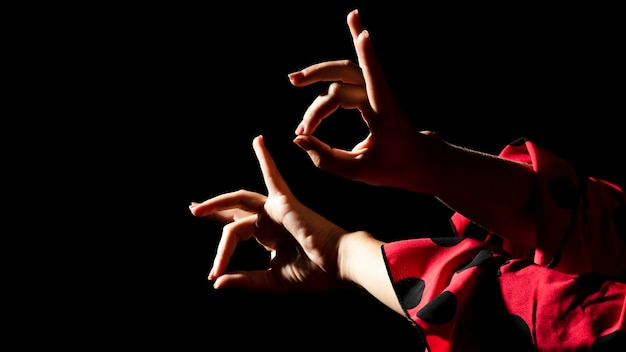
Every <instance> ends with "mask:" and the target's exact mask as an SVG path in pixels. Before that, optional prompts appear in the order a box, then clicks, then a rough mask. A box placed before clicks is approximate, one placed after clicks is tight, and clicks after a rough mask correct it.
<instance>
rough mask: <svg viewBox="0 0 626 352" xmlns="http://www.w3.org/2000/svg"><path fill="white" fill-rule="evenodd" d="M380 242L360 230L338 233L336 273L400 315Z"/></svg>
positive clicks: (401, 312) (399, 307)
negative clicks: (344, 233)
mask: <svg viewBox="0 0 626 352" xmlns="http://www.w3.org/2000/svg"><path fill="white" fill-rule="evenodd" d="M384 244H385V243H384V242H382V241H380V240H377V239H375V238H374V237H373V236H372V235H371V234H369V233H367V232H364V231H357V232H352V233H348V234H346V235H344V236H342V237H341V240H340V242H339V250H338V253H339V255H338V269H339V276H340V277H341V278H342V279H343V280H347V281H351V282H354V283H355V284H357V285H359V286H361V287H362V288H364V289H365V290H366V291H368V292H369V293H370V294H371V295H372V296H374V297H375V298H376V299H378V300H379V301H380V302H382V303H383V304H385V305H386V306H388V307H389V308H391V309H393V310H394V311H396V312H398V313H399V314H404V312H403V310H402V307H401V306H400V303H399V302H398V298H397V297H396V294H395V292H394V289H393V286H392V284H391V279H390V277H389V274H388V272H387V266H386V265H385V260H384V258H383V254H382V246H383V245H384Z"/></svg>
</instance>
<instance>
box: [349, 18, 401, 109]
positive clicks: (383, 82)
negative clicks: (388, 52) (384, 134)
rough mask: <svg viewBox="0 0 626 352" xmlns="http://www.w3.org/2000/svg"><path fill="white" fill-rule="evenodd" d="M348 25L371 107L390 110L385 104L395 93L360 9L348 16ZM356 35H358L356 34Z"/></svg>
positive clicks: (388, 102)
mask: <svg viewBox="0 0 626 352" xmlns="http://www.w3.org/2000/svg"><path fill="white" fill-rule="evenodd" d="M348 25H349V27H350V32H351V33H352V37H353V39H354V47H355V49H356V53H357V57H358V62H359V67H361V70H362V71H363V78H364V79H365V87H366V89H367V96H368V98H369V102H370V105H371V108H372V109H373V110H374V111H375V112H380V111H385V110H388V109H389V107H388V106H386V105H385V104H391V102H392V101H393V94H392V93H391V90H390V89H389V86H388V83H387V77H386V76H385V74H384V72H383V69H382V67H381V65H380V62H379V61H378V58H377V56H376V51H375V50H374V46H373V45H372V41H371V38H370V35H369V32H368V31H367V30H364V29H363V26H362V25H361V21H360V18H359V13H358V11H356V10H355V11H352V12H351V13H350V15H349V17H348ZM355 35H356V36H355Z"/></svg>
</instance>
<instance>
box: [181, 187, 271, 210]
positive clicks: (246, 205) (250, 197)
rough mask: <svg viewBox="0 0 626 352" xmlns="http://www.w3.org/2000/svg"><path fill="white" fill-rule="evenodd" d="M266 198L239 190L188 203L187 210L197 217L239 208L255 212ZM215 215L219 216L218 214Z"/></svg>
mask: <svg viewBox="0 0 626 352" xmlns="http://www.w3.org/2000/svg"><path fill="white" fill-rule="evenodd" d="M266 200H267V197H266V196H264V195H262V194H260V193H256V192H251V191H247V190H239V191H235V192H230V193H224V194H221V195H219V196H215V197H213V198H211V199H207V200H205V201H204V202H202V203H196V202H192V203H191V204H190V205H189V210H190V211H191V213H192V214H193V215H194V216H197V217H210V216H211V215H212V214H217V213H219V212H223V211H226V210H229V209H240V210H242V211H247V212H251V213H256V212H257V211H258V209H259V208H261V207H262V206H263V204H265V201H266ZM216 216H217V217H219V215H216Z"/></svg>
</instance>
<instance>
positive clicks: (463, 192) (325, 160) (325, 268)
mask: <svg viewBox="0 0 626 352" xmlns="http://www.w3.org/2000/svg"><path fill="white" fill-rule="evenodd" d="M347 22H348V27H349V30H350V33H351V35H352V39H353V43H354V47H355V49H356V54H357V58H358V64H356V63H353V62H351V61H349V60H338V61H327V62H322V63H319V64H315V65H312V66H309V67H306V68H304V69H303V70H301V71H298V72H294V73H291V74H289V75H288V78H289V80H290V82H291V83H292V84H293V85H294V86H296V87H302V86H307V85H310V84H313V83H316V82H329V86H328V89H327V91H325V92H323V93H322V94H320V95H319V96H318V97H317V98H316V99H315V100H314V101H313V103H312V104H311V105H310V106H309V107H308V108H307V109H306V111H305V113H304V115H303V118H302V121H301V122H300V124H299V125H298V126H297V128H296V130H295V133H296V137H295V139H294V143H295V144H297V145H298V146H299V147H300V148H302V149H303V150H304V151H306V153H307V154H308V156H309V157H310V158H311V160H312V162H313V163H314V164H315V166H317V167H319V168H321V169H323V170H326V171H329V172H332V173H335V174H338V175H341V176H343V177H346V178H348V179H352V180H355V181H360V182H365V183H368V184H371V185H376V186H391V187H396V188H400V189H404V190H407V191H411V192H419V193H424V194H429V195H432V196H435V197H437V198H438V199H440V200H441V201H442V202H444V203H445V204H447V205H448V206H449V207H451V208H452V209H454V210H456V211H459V212H461V213H462V214H464V215H465V216H467V217H468V218H470V219H472V220H474V221H475V222H477V223H479V224H481V225H482V226H484V227H485V228H487V229H490V230H492V231H494V232H497V233H500V232H501V231H499V230H500V229H507V230H508V231H509V232H508V233H507V234H508V235H509V236H510V239H512V240H514V241H516V242H517V243H519V244H522V245H525V246H527V247H529V248H534V245H535V239H534V237H529V236H527V234H528V233H534V228H535V216H534V209H533V206H532V202H531V201H530V199H529V195H530V194H532V187H533V177H534V176H533V171H532V168H531V167H530V166H529V165H527V164H523V163H518V162H514V161H509V160H505V159H502V158H498V157H496V156H493V155H488V154H484V153H480V152H477V151H472V150H468V149H466V148H462V147H459V146H455V145H452V144H449V143H447V142H445V141H443V140H441V139H440V138H439V137H438V136H437V135H436V134H434V133H431V132H428V131H417V130H416V129H415V128H414V127H413V126H412V125H411V123H410V121H409V120H408V119H407V117H406V115H405V113H404V112H403V110H402V108H401V107H400V104H399V103H398V101H397V99H396V97H395V96H394V95H393V94H392V91H391V90H390V88H389V86H388V83H387V79H386V77H385V75H384V73H383V70H382V68H381V67H380V64H379V62H378V60H377V58H376V53H375V51H374V47H373V45H372V41H371V38H370V35H369V33H368V32H367V31H366V30H364V28H363V26H362V25H361V22H360V20H359V15H358V11H357V10H354V11H352V12H350V13H349V14H348V16H347ZM340 107H341V108H345V109H358V110H359V111H360V113H361V116H362V118H363V121H364V123H365V124H366V125H367V126H368V128H369V135H368V136H367V137H366V138H365V139H364V140H363V141H361V142H360V143H359V144H357V145H356V146H355V147H354V148H353V149H352V150H343V149H338V148H332V147H331V146H329V145H328V144H326V143H325V142H323V141H321V140H319V139H318V138H316V137H315V136H314V135H313V133H314V132H315V130H316V128H317V127H318V126H319V125H320V124H321V123H322V122H323V120H324V119H325V118H327V117H329V116H330V115H332V113H333V112H334V111H335V110H337V109H338V108H340ZM253 149H254V152H255V155H256V157H257V160H258V162H259V166H260V169H261V172H262V175H263V179H264V181H265V185H266V187H267V195H263V194H259V193H255V192H250V191H246V190H240V191H236V192H231V193H226V194H222V195H219V196H216V197H214V198H211V199H208V200H205V201H204V202H201V203H197V202H193V203H192V204H191V205H190V210H191V213H192V214H193V215H194V216H197V217H206V218H208V219H211V220H215V221H220V222H222V223H224V224H225V225H224V228H223V232H222V237H221V239H220V242H219V245H218V248H217V253H216V256H215V259H214V262H213V267H212V269H211V271H210V273H209V277H208V278H209V280H215V282H214V287H215V288H224V287H234V288H241V289H249V290H262V291H269V292H312V291H319V290H326V289H331V288H339V287H353V286H356V287H361V288H363V289H365V290H367V291H368V292H369V293H371V294H372V295H373V296H374V297H376V298H377V299H379V300H380V301H381V302H383V303H384V304H385V305H387V306H388V307H390V308H391V309H393V310H394V311H396V312H398V313H400V314H403V312H402V309H401V307H400V304H399V303H398V300H397V298H396V296H395V293H394V291H393V288H392V286H391V282H390V280H389V277H388V274H387V270H386V266H385V263H384V260H383V256H382V252H381V246H383V245H384V242H381V241H379V240H377V239H375V238H374V237H373V236H372V235H371V234H369V233H367V232H364V231H356V232H348V231H346V230H344V229H342V228H340V227H339V226H337V225H336V224H334V223H332V222H330V221H329V220H327V219H326V218H324V217H322V216H321V215H319V214H318V213H316V212H315V211H313V210H311V209H309V208H308V207H306V206H305V205H303V204H302V203H301V202H300V201H299V200H298V199H296V198H295V197H294V195H293V194H292V193H291V191H290V190H289V187H288V185H287V184H286V183H285V181H284V179H283V178H282V176H281V175H280V172H279V171H278V169H277V167H276V165H275V163H274V161H273V159H272V157H271V155H270V153H269V151H268V150H267V149H266V148H265V145H264V143H263V137H262V136H257V137H256V138H255V139H254V140H253ZM512 185H515V186H514V187H512ZM511 189H513V190H514V191H511ZM494 204H498V206H497V207H494V206H493V205H494ZM510 229H517V232H516V230H514V231H513V232H511V231H510ZM252 237H254V238H255V239H256V240H257V242H258V243H259V244H260V245H262V246H264V247H265V248H266V249H267V250H268V251H269V252H270V253H271V258H272V259H271V260H270V265H269V268H268V269H267V270H260V271H239V272H226V268H227V266H228V262H229V260H230V258H231V256H232V255H233V253H234V251H235V249H236V247H237V244H238V243H239V242H241V241H246V240H248V239H250V238H252ZM418 259H419V258H418Z"/></svg>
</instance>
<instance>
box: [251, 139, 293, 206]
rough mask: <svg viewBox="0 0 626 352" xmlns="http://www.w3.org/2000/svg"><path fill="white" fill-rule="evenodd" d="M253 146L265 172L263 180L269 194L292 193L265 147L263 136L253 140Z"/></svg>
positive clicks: (263, 172)
mask: <svg viewBox="0 0 626 352" xmlns="http://www.w3.org/2000/svg"><path fill="white" fill-rule="evenodd" d="M252 147H253V148H254V152H255V154H256V157H257V160H258V161H259V166H260V167H261V173H262V174H263V180H264V181H265V186H266V187H267V192H268V195H273V194H274V195H275V194H278V193H281V194H285V195H290V194H291V191H290V190H289V187H288V186H287V183H286V182H285V180H284V179H283V177H282V175H281V174H280V172H279V171H278V168H277V167H276V163H275V162H274V159H273V158H272V156H271V155H270V152H269V151H268V150H267V148H266V147H265V143H264V140H263V136H260V135H259V136H257V137H255V138H254V140H253V141H252Z"/></svg>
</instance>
